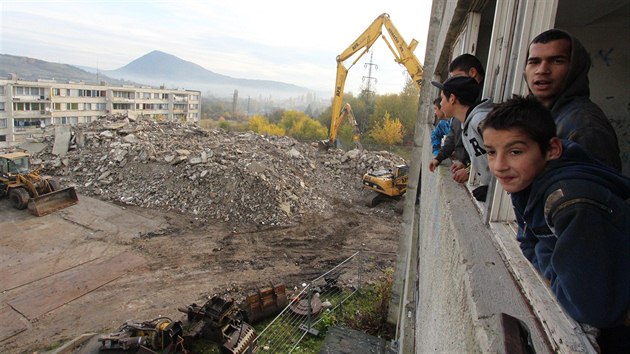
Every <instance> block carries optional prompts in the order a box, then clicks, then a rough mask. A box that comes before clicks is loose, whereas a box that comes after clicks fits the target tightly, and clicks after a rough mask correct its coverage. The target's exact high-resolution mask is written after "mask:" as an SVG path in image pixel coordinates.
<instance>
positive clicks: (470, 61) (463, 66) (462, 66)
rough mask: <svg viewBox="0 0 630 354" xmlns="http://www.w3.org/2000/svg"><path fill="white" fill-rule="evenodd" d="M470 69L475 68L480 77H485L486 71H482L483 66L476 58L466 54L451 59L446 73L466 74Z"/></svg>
mask: <svg viewBox="0 0 630 354" xmlns="http://www.w3.org/2000/svg"><path fill="white" fill-rule="evenodd" d="M471 68H475V69H476V70H477V72H478V73H479V75H481V76H482V77H485V76H486V70H484V68H483V64H481V62H480V61H479V59H478V58H477V57H476V56H474V55H472V54H468V53H466V54H462V55H460V56H458V57H457V58H455V59H453V61H452V62H451V64H450V65H449V66H448V72H453V71H455V70H463V71H466V72H468V70H470V69H471Z"/></svg>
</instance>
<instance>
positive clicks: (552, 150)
mask: <svg viewBox="0 0 630 354" xmlns="http://www.w3.org/2000/svg"><path fill="white" fill-rule="evenodd" d="M560 155H562V140H560V138H558V137H553V138H551V140H549V148H548V149H547V161H549V160H555V159H558V158H560Z"/></svg>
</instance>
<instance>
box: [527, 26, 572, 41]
mask: <svg viewBox="0 0 630 354" xmlns="http://www.w3.org/2000/svg"><path fill="white" fill-rule="evenodd" d="M561 39H566V40H567V41H569V42H571V41H572V38H571V35H570V34H568V33H567V32H565V31H563V30H559V29H557V28H552V29H550V30H546V31H545V32H542V33H541V34H539V35H537V36H536V37H534V39H533V40H532V42H531V43H530V44H534V43H542V44H546V43H549V42H553V41H558V40H561Z"/></svg>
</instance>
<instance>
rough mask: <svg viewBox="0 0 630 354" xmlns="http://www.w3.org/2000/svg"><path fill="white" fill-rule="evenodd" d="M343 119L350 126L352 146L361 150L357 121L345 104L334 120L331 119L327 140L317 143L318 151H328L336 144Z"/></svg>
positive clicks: (348, 105)
mask: <svg viewBox="0 0 630 354" xmlns="http://www.w3.org/2000/svg"><path fill="white" fill-rule="evenodd" d="M345 119H348V123H350V125H351V126H352V141H353V142H354V145H355V146H356V147H357V149H359V150H363V145H361V141H360V140H361V130H360V129H359V125H358V124H357V120H356V119H355V118H354V113H352V106H350V103H346V104H345V105H344V106H343V108H342V109H341V113H340V114H339V116H338V117H337V118H336V119H333V120H332V121H331V123H330V134H329V137H328V140H320V141H319V144H318V146H319V149H320V150H328V149H330V148H331V147H333V146H336V144H337V132H338V130H339V127H340V126H341V124H342V123H343V122H344V120H345Z"/></svg>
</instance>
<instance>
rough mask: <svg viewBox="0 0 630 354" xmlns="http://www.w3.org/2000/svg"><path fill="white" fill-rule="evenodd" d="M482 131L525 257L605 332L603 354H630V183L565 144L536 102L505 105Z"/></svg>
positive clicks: (571, 307) (572, 311) (575, 310)
mask: <svg viewBox="0 0 630 354" xmlns="http://www.w3.org/2000/svg"><path fill="white" fill-rule="evenodd" d="M482 131H483V140H484V145H485V148H486V150H487V156H488V165H489V167H490V171H491V172H492V174H493V175H494V176H495V177H496V178H497V180H498V181H499V183H501V185H502V186H503V188H504V189H505V190H506V191H507V192H508V193H511V198H512V204H513V206H514V211H515V214H516V217H517V221H518V223H519V229H520V230H521V232H519V235H518V236H517V238H518V241H519V242H520V246H521V249H522V251H523V254H524V255H525V257H526V258H527V259H528V260H529V261H530V262H531V263H532V264H533V265H534V267H535V268H536V269H537V270H538V271H539V272H540V274H541V275H542V276H543V277H544V278H545V279H546V280H547V281H548V282H549V284H550V285H551V289H552V291H553V293H554V294H555V295H556V297H557V299H558V302H559V303H560V304H561V305H562V306H563V308H564V309H565V310H566V311H567V313H568V314H569V315H570V316H571V317H573V318H574V319H575V320H576V321H578V322H582V323H586V324H589V325H591V326H595V327H597V328H599V329H600V336H599V338H598V343H599V346H600V348H601V350H602V352H603V353H630V327H628V325H630V204H628V203H627V202H626V199H628V198H630V179H629V178H627V177H625V176H622V175H621V174H620V173H619V172H618V171H616V170H615V169H613V168H611V167H609V166H606V165H603V164H601V163H600V162H598V161H596V160H594V159H593V158H592V157H591V156H590V155H589V154H587V153H586V152H585V150H584V149H582V148H581V146H580V145H579V144H576V143H574V142H571V141H568V140H560V139H559V138H558V137H557V136H556V126H555V124H554V122H553V118H552V116H551V113H550V112H549V111H548V110H547V109H546V108H545V107H544V106H543V105H542V104H541V103H540V102H539V101H538V100H536V99H535V98H533V97H529V98H515V99H511V100H508V101H506V102H505V103H502V104H499V105H497V106H496V108H495V109H493V111H492V112H490V114H488V116H487V118H486V120H485V122H484V123H483V126H482Z"/></svg>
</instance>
